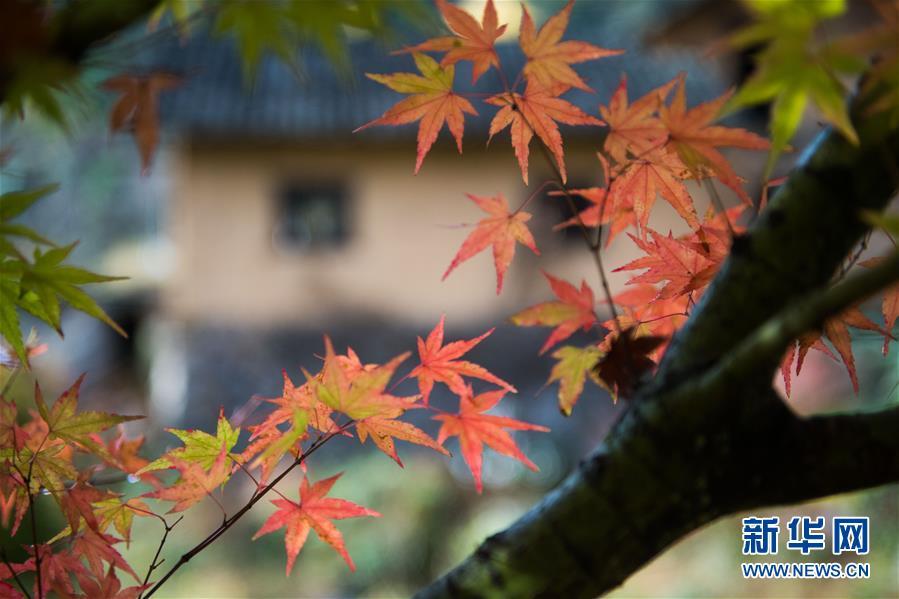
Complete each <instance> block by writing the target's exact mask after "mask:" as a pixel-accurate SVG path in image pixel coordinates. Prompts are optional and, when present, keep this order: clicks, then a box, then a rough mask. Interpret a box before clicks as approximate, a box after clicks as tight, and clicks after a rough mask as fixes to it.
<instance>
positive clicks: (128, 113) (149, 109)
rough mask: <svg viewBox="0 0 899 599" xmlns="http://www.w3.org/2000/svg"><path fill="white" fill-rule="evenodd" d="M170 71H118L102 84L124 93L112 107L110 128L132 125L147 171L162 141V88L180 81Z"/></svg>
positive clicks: (168, 87)
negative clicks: (160, 106)
mask: <svg viewBox="0 0 899 599" xmlns="http://www.w3.org/2000/svg"><path fill="white" fill-rule="evenodd" d="M181 81H182V79H181V77H178V76H177V75H173V74H171V73H150V74H147V75H117V76H116V77H111V78H109V79H107V80H106V81H104V82H103V88H104V89H107V90H109V91H112V92H118V93H120V94H121V96H120V97H119V99H118V101H116V103H115V105H114V106H113V107H112V112H111V113H110V116H109V128H110V130H111V131H113V132H116V131H120V130H122V129H124V128H125V127H129V128H130V129H131V133H132V135H134V141H135V143H136V144H137V149H138V151H139V152H140V159H141V169H142V170H143V172H144V173H146V172H147V171H148V170H149V169H150V164H151V163H152V161H153V152H155V151H156V146H157V145H159V111H158V106H157V105H158V102H159V92H161V91H165V90H169V89H172V88H174V87H177V86H178V85H180V84H181Z"/></svg>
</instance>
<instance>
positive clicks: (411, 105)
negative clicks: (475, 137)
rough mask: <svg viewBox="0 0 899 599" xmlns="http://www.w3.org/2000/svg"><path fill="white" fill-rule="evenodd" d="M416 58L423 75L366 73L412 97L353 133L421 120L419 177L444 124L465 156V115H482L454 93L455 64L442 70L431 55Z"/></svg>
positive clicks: (417, 54) (417, 55)
mask: <svg viewBox="0 0 899 599" xmlns="http://www.w3.org/2000/svg"><path fill="white" fill-rule="evenodd" d="M412 56H413V58H414V59H415V66H417V67H418V70H419V72H421V75H415V74H413V73H394V74H392V75H376V74H371V73H366V76H367V77H368V78H369V79H373V80H374V81H377V82H378V83H382V84H384V85H386V86H387V87H389V88H390V89H392V90H394V91H397V92H400V93H402V94H412V95H411V96H410V97H408V98H406V99H405V100H402V101H401V102H399V103H398V104H396V105H395V106H393V108H391V109H390V110H388V111H387V112H385V113H384V114H383V115H381V116H380V117H378V118H376V119H375V120H373V121H371V122H369V123H366V124H364V125H362V126H361V127H359V128H357V129H356V130H355V131H353V133H355V132H356V131H362V130H363V129H367V128H368V127H371V126H374V125H404V124H407V123H414V122H415V121H421V123H420V124H419V126H418V156H417V157H416V160H415V173H416V174H418V171H419V169H420V168H421V164H422V162H423V161H424V159H425V156H426V155H427V154H428V151H429V150H430V149H431V146H432V145H434V141H436V139H437V134H438V133H439V132H440V129H441V128H442V127H443V124H444V123H446V126H447V127H448V128H449V130H450V133H451V134H452V135H453V137H454V138H455V139H456V147H457V148H458V149H459V153H460V154H461V153H462V134H463V131H464V127H465V114H466V113H467V114H470V115H477V114H478V113H477V111H476V110H475V109H474V106H472V105H471V102H469V101H468V100H466V99H465V98H463V97H462V96H459V95H457V94H454V93H453V79H454V78H455V67H454V66H453V65H448V66H446V67H445V68H444V67H441V66H440V65H439V64H437V61H436V60H434V59H433V58H431V57H430V56H428V55H426V54H421V53H418V52H416V53H415V54H413V55H412Z"/></svg>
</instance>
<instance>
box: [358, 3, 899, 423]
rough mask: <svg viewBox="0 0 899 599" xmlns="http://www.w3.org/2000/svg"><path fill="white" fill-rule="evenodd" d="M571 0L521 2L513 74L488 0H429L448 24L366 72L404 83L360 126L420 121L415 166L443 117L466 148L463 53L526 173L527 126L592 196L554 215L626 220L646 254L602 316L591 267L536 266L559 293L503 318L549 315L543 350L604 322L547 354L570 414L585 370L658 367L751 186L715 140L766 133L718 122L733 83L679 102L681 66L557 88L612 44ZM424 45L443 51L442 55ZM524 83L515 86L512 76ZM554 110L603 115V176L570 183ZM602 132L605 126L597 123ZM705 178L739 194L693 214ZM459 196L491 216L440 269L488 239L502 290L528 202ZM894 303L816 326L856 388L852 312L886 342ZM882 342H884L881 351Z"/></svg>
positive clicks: (632, 375)
mask: <svg viewBox="0 0 899 599" xmlns="http://www.w3.org/2000/svg"><path fill="white" fill-rule="evenodd" d="M572 5H573V0H571V1H569V2H568V3H567V4H566V6H565V7H564V8H563V9H562V10H561V11H560V12H558V13H557V14H555V15H553V16H551V17H550V18H548V19H547V21H546V22H545V23H544V24H543V26H542V27H541V28H540V29H539V30H538V29H537V28H536V27H535V25H534V22H533V19H532V18H531V15H530V14H529V12H528V10H527V8H526V7H522V20H521V27H520V33H519V39H518V42H519V46H520V48H521V51H522V52H523V54H524V56H525V58H526V62H525V64H524V67H523V69H522V71H521V75H520V76H519V77H518V78H517V79H515V83H514V84H513V85H512V86H509V85H508V83H506V82H508V81H509V79H508V77H507V76H506V75H505V73H503V71H502V69H503V66H502V64H501V61H500V57H499V53H498V52H497V49H496V44H497V40H498V39H499V37H500V36H502V35H503V33H504V32H505V29H506V26H505V25H499V24H498V21H497V13H496V9H495V6H494V4H493V1H492V0H489V1H488V2H487V4H486V6H485V8H484V13H483V16H482V19H481V22H480V23H479V22H478V21H477V20H476V19H475V18H474V17H473V16H471V15H470V14H468V13H467V12H465V11H463V10H461V9H460V8H458V7H456V6H453V5H452V4H450V3H448V2H446V1H445V0H437V6H438V8H439V9H440V12H441V14H442V15H443V17H444V20H445V21H446V24H447V26H448V27H449V29H450V31H451V32H452V33H453V35H452V36H447V37H439V38H435V39H431V40H428V41H426V42H424V43H421V44H418V45H416V46H413V47H410V48H407V49H405V50H403V51H402V52H409V53H412V55H413V58H414V61H415V64H416V67H417V68H418V70H419V72H420V75H417V74H412V73H395V74H392V75H377V74H369V75H368V76H369V77H370V78H371V79H373V80H375V81H378V82H379V83H382V84H384V85H386V86H388V87H390V88H391V89H393V90H395V91H397V92H400V93H404V94H409V97H408V98H406V99H404V100H402V101H401V102H399V103H398V104H396V105H395V106H394V107H392V108H391V109H389V110H388V111H387V112H386V113H384V114H383V115H382V116H381V117H379V118H377V119H375V120H373V121H371V122H370V123H368V124H366V125H364V126H363V127H361V128H360V129H364V128H366V127H369V126H372V125H402V124H405V123H412V122H416V121H418V122H419V129H418V154H417V158H416V163H415V172H416V173H417V172H418V171H419V169H420V168H421V166H422V162H423V160H424V158H425V156H426V155H427V153H428V151H429V150H430V148H431V146H432V145H433V144H434V142H435V140H436V139H437V135H438V133H439V131H440V129H441V128H442V127H443V125H444V124H446V126H447V128H448V129H449V131H450V133H451V134H452V135H453V137H454V138H455V141H456V145H457V146H458V149H459V151H460V153H461V151H462V137H463V131H464V120H465V115H466V114H468V115H475V114H477V110H476V109H475V107H474V105H473V104H472V103H471V101H469V99H467V98H466V97H464V94H460V93H456V92H455V91H454V90H453V83H454V76H455V72H454V65H455V64H456V63H458V62H460V61H470V62H471V63H472V80H473V83H475V82H477V80H478V79H479V78H480V77H481V75H483V74H484V73H485V72H487V71H488V70H489V69H491V68H495V69H497V70H499V72H500V74H501V77H500V79H501V80H502V81H503V82H504V86H505V89H503V90H502V91H500V92H498V93H495V94H493V95H489V94H488V96H487V97H486V99H484V100H483V101H484V102H485V103H486V104H487V105H490V106H496V107H499V110H497V111H496V113H495V115H494V116H493V120H492V121H491V124H490V131H489V135H490V137H491V138H492V137H493V136H494V135H496V134H498V133H500V132H501V131H503V130H505V129H507V128H509V129H510V137H511V141H512V146H513V148H514V152H515V156H516V158H517V160H518V164H519V166H520V168H521V174H522V178H523V179H524V182H525V184H527V183H528V161H529V147H530V143H531V141H532V140H533V138H534V136H535V135H536V137H537V138H538V141H539V143H542V144H543V145H544V146H545V148H546V150H547V151H548V152H549V154H550V155H551V156H552V159H553V161H554V162H555V165H554V166H555V168H556V174H557V180H556V181H555V182H554V183H555V184H556V186H557V187H558V188H559V189H558V190H557V191H554V192H552V193H551V194H550V195H555V196H563V197H565V198H566V199H567V200H569V205H570V206H572V207H573V206H574V205H575V204H574V203H573V202H571V201H570V200H571V199H572V196H579V197H580V198H582V199H583V200H586V201H587V203H588V207H587V208H586V209H583V210H582V211H580V212H579V213H573V214H572V215H571V217H570V218H569V219H567V220H565V221H564V222H561V223H559V224H558V225H557V226H556V228H557V229H560V228H565V227H580V228H582V229H583V230H584V232H585V238H587V239H589V238H590V237H588V236H587V235H586V233H587V231H588V230H591V229H592V230H597V229H599V230H600V232H601V229H603V228H604V229H605V230H606V231H607V233H606V238H605V243H606V244H608V243H610V242H611V241H612V239H614V238H615V237H616V236H617V235H619V234H620V233H622V232H624V231H626V230H629V229H631V230H633V232H630V233H628V235H629V237H630V238H631V239H632V240H633V242H634V244H635V245H636V247H637V249H638V250H639V251H640V252H642V254H643V256H642V257H640V258H637V259H636V260H633V261H631V262H630V263H628V264H625V265H624V266H620V267H618V268H616V269H615V270H616V271H638V274H635V275H634V276H633V277H632V278H631V279H630V280H628V281H627V285H628V288H627V289H626V290H625V291H623V292H622V293H619V294H618V295H616V296H614V297H607V298H605V299H606V302H607V303H611V304H613V306H612V308H611V312H612V318H611V319H605V320H604V319H601V318H600V317H599V316H598V314H597V310H596V298H595V296H594V292H593V290H592V289H591V287H590V286H589V285H588V284H587V283H586V281H582V282H581V284H580V288H577V287H576V286H575V285H573V284H571V283H570V282H568V281H564V280H562V279H559V278H557V277H554V276H552V275H551V274H549V273H544V274H545V275H546V278H547V280H548V281H549V285H550V288H551V290H552V292H553V293H554V294H555V296H556V299H555V300H553V301H548V302H544V303H541V304H538V305H536V306H532V307H530V308H527V309H525V310H523V311H521V312H519V313H517V314H515V315H513V316H512V318H511V320H512V322H513V323H515V324H517V325H521V326H547V327H554V328H553V330H552V332H551V333H550V336H549V337H548V338H547V340H546V342H545V343H544V344H543V347H542V348H541V349H540V353H543V352H545V351H547V350H549V349H550V348H552V347H554V346H555V345H557V344H558V343H560V342H562V341H564V340H565V339H567V338H568V337H570V336H571V335H572V334H573V333H575V332H576V331H577V330H579V329H581V330H584V331H589V330H591V329H593V328H596V329H598V330H599V331H600V335H601V336H602V339H601V341H600V342H598V343H595V344H590V345H588V346H586V347H575V346H571V345H566V346H563V347H561V348H560V349H558V350H557V351H556V352H555V353H553V354H552V355H553V357H554V358H555V359H556V364H555V366H554V367H553V369H552V372H551V374H550V379H549V380H550V382H554V381H559V383H560V388H559V404H560V407H561V409H562V411H563V412H564V413H565V414H570V413H571V410H572V408H573V406H574V405H575V403H576V402H577V400H578V398H579V396H580V395H581V393H582V391H583V388H584V384H585V382H586V380H587V379H588V378H589V379H591V380H592V381H594V382H595V383H596V384H598V385H600V386H602V387H603V388H605V389H607V390H608V391H610V392H611V393H612V394H613V396H615V397H617V396H618V395H619V394H624V395H629V394H631V393H632V392H633V391H634V390H635V389H636V387H637V385H638V384H639V379H640V377H641V376H643V375H644V374H645V373H646V372H647V371H649V370H651V369H652V368H653V366H654V364H655V363H656V362H657V361H658V360H659V358H660V357H661V355H662V354H663V352H664V350H665V347H666V345H667V340H668V339H670V337H671V335H672V334H673V333H674V332H675V331H676V330H677V329H678V328H679V327H680V325H681V324H683V323H684V322H685V321H686V318H687V316H688V315H689V313H690V309H691V308H692V306H693V305H694V304H695V303H696V302H697V301H698V300H699V299H700V297H701V296H702V294H703V291H704V290H705V288H706V287H707V286H708V284H709V283H710V282H711V280H712V278H713V277H714V275H715V273H716V272H717V271H718V269H719V268H720V267H721V265H722V263H723V262H724V260H725V258H726V257H727V256H728V254H729V252H730V245H731V240H732V238H733V236H734V235H738V234H740V233H742V232H743V227H742V226H741V225H740V224H739V223H740V222H741V217H743V216H744V213H749V212H751V211H752V209H753V202H752V199H751V198H750V197H749V195H748V194H747V193H746V191H745V189H744V188H743V182H744V181H743V179H742V178H741V177H740V176H738V175H737V174H736V173H735V172H734V170H733V167H732V166H731V165H730V163H729V162H728V160H727V159H726V158H725V157H724V155H723V154H722V153H721V151H720V149H721V148H738V149H744V150H769V149H771V144H770V143H769V141H768V140H766V139H765V138H763V137H761V136H759V135H756V134H754V133H752V132H750V131H747V130H745V129H740V128H734V127H727V126H723V125H719V124H716V120H717V119H718V118H720V116H721V113H722V112H723V110H724V109H725V108H726V105H727V103H728V101H729V100H730V99H731V96H732V92H727V93H725V94H723V95H721V96H720V97H718V98H715V99H713V100H710V101H707V102H704V103H702V104H699V105H697V106H694V107H692V108H688V106H687V100H686V84H685V77H684V75H683V74H682V75H680V76H679V77H677V78H675V79H673V80H672V81H669V82H667V83H665V84H663V85H661V86H659V87H658V88H656V89H654V90H652V91H650V92H649V93H647V94H645V95H644V96H642V97H641V98H639V99H637V100H634V101H630V100H629V97H628V92H627V79H626V77H625V76H622V78H621V83H620V85H619V86H618V88H617V89H616V90H615V91H614V93H613V94H612V96H611V99H610V101H609V103H608V105H600V106H599V107H598V112H597V114H596V115H591V114H588V113H586V112H584V111H583V110H581V109H580V108H578V107H577V106H575V105H574V104H572V103H570V102H569V101H567V100H565V99H564V98H563V97H562V96H563V95H565V93H566V92H568V91H569V90H571V89H572V88H576V89H579V90H583V91H587V92H592V91H593V90H592V89H591V88H590V87H589V86H588V85H587V83H586V82H585V81H584V80H583V79H582V78H581V77H580V76H579V75H578V73H577V72H576V71H575V70H574V69H573V68H572V66H571V65H574V64H577V63H581V62H584V61H588V60H594V59H598V58H604V57H609V56H615V55H617V54H620V53H621V51H619V50H609V49H605V48H601V47H598V46H595V45H593V44H589V43H586V42H581V41H571V40H564V41H563V39H562V38H563V36H564V33H565V30H566V28H567V26H568V22H569V19H570V16H571V10H572ZM426 52H431V53H442V54H443V55H442V58H441V59H440V60H439V61H437V60H435V59H434V58H432V57H430V56H428V55H427V54H425V53H426ZM521 86H523V88H524V89H523V90H521V89H519V88H520V87H521ZM558 123H562V124H565V125H580V126H595V127H601V128H602V134H603V135H604V140H603V141H602V146H601V149H599V151H598V152H597V157H598V159H599V163H600V164H599V171H600V175H601V180H602V182H603V183H602V185H601V186H597V187H591V188H586V189H569V188H567V187H566V183H567V173H566V168H565V157H564V149H563V140H562V136H561V133H560V131H559V127H558ZM597 138H598V139H600V137H599V135H598V137H597ZM713 180H717V181H718V182H720V183H721V184H723V185H725V186H726V187H728V188H729V189H730V190H731V191H732V192H733V193H734V194H735V195H736V197H737V198H739V201H740V204H739V205H738V206H736V207H734V208H730V209H724V208H723V207H722V206H718V208H719V211H718V212H717V213H716V211H715V210H714V207H713V208H710V209H709V210H708V211H707V212H706V213H705V214H704V215H703V217H702V218H700V216H699V214H698V213H697V210H696V207H695V205H694V201H693V198H692V197H691V194H690V191H689V189H688V187H687V184H688V183H690V182H695V183H702V184H706V185H708V186H709V190H710V193H711V195H712V196H713V197H715V198H717V191H716V190H715V189H714V187H713V185H714V183H713ZM468 197H469V198H470V199H471V200H472V201H473V202H475V204H477V206H478V207H479V208H481V209H482V210H483V211H484V212H486V213H487V215H488V216H487V217H486V218H484V219H482V220H481V221H479V222H478V224H477V226H476V228H475V229H474V231H472V232H471V234H470V235H469V236H468V237H467V238H466V239H465V241H464V242H463V244H462V246H461V248H460V249H459V251H458V253H457V254H456V256H455V257H454V258H453V260H452V262H451V263H450V265H449V267H448V268H447V270H446V273H445V274H444V275H443V276H444V278H446V277H447V276H448V275H449V274H450V273H451V272H452V271H453V270H454V269H455V268H456V267H457V266H459V264H461V263H462V262H464V261H466V260H468V259H469V258H471V257H473V256H474V255H476V254H478V253H480V252H481V251H484V250H486V249H487V248H489V247H492V249H493V257H494V263H495V268H496V282H497V284H496V289H497V293H500V292H501V290H502V285H503V278H504V275H505V273H506V271H507V269H508V267H509V265H510V264H511V262H512V259H513V256H514V253H515V245H516V243H520V244H522V245H524V246H525V247H527V248H529V249H530V250H531V251H532V252H534V253H535V254H539V250H538V248H537V246H536V243H535V242H534V238H533V236H532V234H531V232H530V231H529V229H528V227H527V222H528V221H529V220H530V219H531V217H532V215H531V214H530V213H528V212H525V211H524V210H523V208H524V205H525V204H526V203H527V202H525V203H524V204H522V205H521V206H519V207H518V208H516V209H514V210H512V209H510V207H509V203H508V201H507V200H506V198H505V197H504V196H503V194H502V193H499V194H497V195H496V196H494V197H481V196H476V195H472V194H469V196H468ZM659 197H661V198H662V199H663V200H665V201H666V202H668V203H669V204H670V205H671V206H672V207H673V208H674V210H675V211H676V212H677V214H678V215H680V217H681V218H683V220H684V221H685V222H686V223H687V225H689V227H690V229H691V232H690V233H688V234H686V235H680V236H674V235H673V234H672V233H670V232H669V233H668V234H664V233H662V232H659V231H656V230H654V229H652V228H651V227H650V226H649V219H650V215H651V213H652V209H653V207H654V205H655V203H656V200H657V199H658V198H659ZM528 201H530V200H528ZM719 204H720V202H719ZM742 220H745V219H742ZM591 236H592V235H591ZM596 239H597V242H596V243H592V244H591V248H590V249H591V251H595V252H597V253H598V252H600V251H601V244H600V243H599V239H600V238H599V237H596ZM603 276H604V275H603ZM607 294H608V291H607ZM897 303H899V300H897V291H896V290H895V289H893V290H892V291H888V292H887V294H886V297H885V298H884V320H885V326H883V327H881V326H879V325H877V324H875V323H874V322H872V321H871V320H870V319H868V318H867V317H865V316H864V315H863V314H862V313H861V312H860V311H859V310H858V309H857V308H853V309H852V310H849V311H847V312H846V313H845V314H843V315H841V316H839V317H838V318H835V319H832V320H831V321H829V322H828V323H827V324H826V326H825V328H824V335H826V336H827V338H828V339H829V340H830V341H831V343H832V344H833V346H834V348H835V349H836V350H837V353H838V354H839V356H840V358H841V359H842V361H843V362H844V364H845V365H846V368H847V369H848V371H849V374H850V377H851V380H852V383H853V385H854V386H855V388H856V390H857V389H858V382H857V378H856V374H855V365H854V360H853V357H852V349H851V343H850V341H851V340H850V336H849V333H848V329H847V326H852V327H857V328H862V329H867V330H873V331H877V332H879V333H881V334H883V335H884V336H885V337H886V339H887V343H888V342H889V340H890V339H892V337H891V334H890V330H891V328H892V326H893V324H894V323H895V321H896V319H897V315H899V314H897V313H899V308H897ZM606 332H608V334H606ZM886 348H887V345H886V344H885V346H884V352H886ZM809 349H816V350H820V351H822V352H824V353H825V354H827V355H829V356H831V357H834V356H833V353H832V352H831V351H830V349H829V348H828V347H827V346H826V345H824V344H823V343H822V342H821V334H820V333H812V334H808V335H806V336H804V337H803V338H802V339H799V340H798V341H797V345H796V346H795V347H793V348H791V350H790V351H789V352H788V353H787V356H786V357H785V359H784V363H783V376H784V380H785V382H786V388H787V393H789V391H790V381H791V371H792V366H793V363H794V358H796V356H798V358H796V359H795V363H796V372H797V373H798V372H799V370H800V368H801V366H802V362H803V359H804V357H805V354H806V353H807V352H808V350H809Z"/></svg>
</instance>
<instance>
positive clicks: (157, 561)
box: [126, 504, 184, 599]
mask: <svg viewBox="0 0 899 599" xmlns="http://www.w3.org/2000/svg"><path fill="white" fill-rule="evenodd" d="M126 505H127V504H126ZM139 511H142V512H147V510H139ZM149 513H151V514H153V515H154V516H156V517H158V518H159V519H160V520H161V521H162V525H163V528H164V529H165V530H164V532H163V533H162V538H161V539H160V540H159V545H158V546H157V547H156V554H155V555H154V556H153V561H151V562H150V566H149V567H148V568H147V575H146V576H144V582H143V584H142V585H141V588H142V589H145V588H147V585H148V584H149V583H150V576H152V575H153V571H154V570H156V568H158V567H159V566H161V565H162V563H163V562H164V561H165V559H161V560H160V559H159V556H160V554H161V553H162V548H163V547H164V546H165V542H166V540H168V538H169V533H170V532H171V531H172V529H173V528H175V527H176V526H178V523H179V522H181V521H182V520H183V519H184V516H180V517H179V518H178V519H177V520H175V521H174V522H173V523H172V524H169V523H168V521H166V519H165V518H163V517H162V516H160V515H159V514H156V513H153V512H149ZM143 595H144V593H143V591H141V592H140V593H139V594H138V596H137V599H141V597H143Z"/></svg>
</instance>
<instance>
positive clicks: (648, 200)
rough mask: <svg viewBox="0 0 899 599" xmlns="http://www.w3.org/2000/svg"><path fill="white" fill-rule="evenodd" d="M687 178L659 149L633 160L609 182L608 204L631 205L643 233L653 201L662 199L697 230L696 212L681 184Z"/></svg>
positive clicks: (672, 157) (680, 165)
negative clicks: (657, 198) (659, 197)
mask: <svg viewBox="0 0 899 599" xmlns="http://www.w3.org/2000/svg"><path fill="white" fill-rule="evenodd" d="M688 175H689V172H688V171H687V169H686V167H685V166H684V165H683V163H681V161H680V159H679V158H678V157H677V156H675V155H673V154H670V153H668V152H666V151H664V150H663V149H661V148H659V149H655V150H651V151H649V152H647V153H644V155H643V157H642V158H637V159H634V160H632V161H631V162H630V163H629V164H628V166H627V168H625V170H624V171H623V172H622V173H621V174H620V175H619V176H618V177H616V178H615V180H614V181H612V187H611V190H610V191H609V201H610V202H612V203H613V205H616V206H617V205H619V204H621V203H624V202H631V203H632V205H633V207H634V214H635V215H636V219H637V223H638V224H639V225H640V227H641V228H644V229H645V228H646V226H647V224H648V223H649V215H650V213H651V212H652V207H653V205H654V204H655V201H656V197H657V196H658V195H661V196H662V198H663V199H664V200H665V201H666V202H668V203H669V204H671V206H672V207H673V208H674V209H675V210H676V211H677V213H678V214H679V215H680V216H681V217H682V218H683V219H684V220H685V221H687V223H689V225H690V226H691V227H697V226H699V219H698V218H697V216H696V208H695V207H694V206H693V199H692V198H691V197H690V192H689V191H688V190H687V187H686V186H685V185H684V183H683V180H684V179H685V178H687V177H688Z"/></svg>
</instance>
